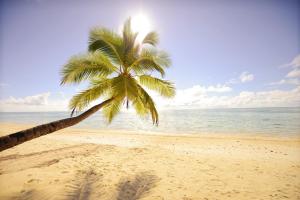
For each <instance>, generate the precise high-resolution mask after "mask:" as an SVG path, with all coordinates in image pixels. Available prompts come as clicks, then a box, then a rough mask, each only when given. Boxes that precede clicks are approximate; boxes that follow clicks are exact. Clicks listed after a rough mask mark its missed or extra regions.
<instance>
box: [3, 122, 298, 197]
mask: <svg viewBox="0 0 300 200" xmlns="http://www.w3.org/2000/svg"><path fill="white" fill-rule="evenodd" d="M29 127H30V125H21V124H12V123H1V124H0V131H1V132H0V134H1V135H5V134H8V133H12V132H15V131H18V130H22V129H24V128H29ZM0 188H1V190H0V199H3V200H5V199H103V200H110V199H116V200H137V199H143V200H150V199H151V200H158V199H161V200H162V199H164V200H174V199H182V200H192V199H193V200H198V199H199V200H200V199H300V138H296V137H293V138H283V137H257V136H247V135H242V136H241V135H228V134H226V135H213V136H209V135H205V134H204V135H199V136H198V135H184V136H178V135H159V134H157V133H156V134H136V133H134V132H125V131H104V130H87V129H74V128H68V129H65V130H62V131H59V132H57V133H54V134H50V135H47V136H44V137H40V138H38V139H34V140H32V141H30V142H26V143H24V144H21V145H19V146H17V147H14V148H12V149H9V150H6V151H3V152H1V153H0Z"/></svg>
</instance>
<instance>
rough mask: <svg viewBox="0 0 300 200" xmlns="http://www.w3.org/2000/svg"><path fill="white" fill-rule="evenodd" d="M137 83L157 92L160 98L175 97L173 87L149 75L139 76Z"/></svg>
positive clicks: (169, 83) (167, 82)
mask: <svg viewBox="0 0 300 200" xmlns="http://www.w3.org/2000/svg"><path fill="white" fill-rule="evenodd" d="M139 82H140V83H141V84H142V85H144V86H146V87H147V88H149V89H151V90H155V91H157V92H159V94H160V95H161V96H164V97H168V98H170V97H174V95H175V87H174V86H173V84H172V83H171V82H169V81H166V80H161V79H159V78H155V77H152V76H149V75H141V76H139Z"/></svg>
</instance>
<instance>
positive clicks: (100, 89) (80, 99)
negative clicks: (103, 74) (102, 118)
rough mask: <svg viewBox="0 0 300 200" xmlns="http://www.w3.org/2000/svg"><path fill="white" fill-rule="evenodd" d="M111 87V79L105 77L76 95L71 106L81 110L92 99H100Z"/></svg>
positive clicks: (71, 101)
mask: <svg viewBox="0 0 300 200" xmlns="http://www.w3.org/2000/svg"><path fill="white" fill-rule="evenodd" d="M110 89H111V79H104V80H101V81H98V82H97V83H96V82H94V83H93V84H91V86H90V88H88V89H87V90H84V91H82V92H80V93H79V94H77V95H75V96H74V97H73V98H72V99H71V100H70V103H69V108H70V109H73V110H78V111H81V110H82V109H84V108H85V107H87V106H88V105H89V104H90V103H91V102H92V101H94V100H96V99H98V98H99V97H100V96H101V95H103V94H105V93H106V92H109V91H110Z"/></svg>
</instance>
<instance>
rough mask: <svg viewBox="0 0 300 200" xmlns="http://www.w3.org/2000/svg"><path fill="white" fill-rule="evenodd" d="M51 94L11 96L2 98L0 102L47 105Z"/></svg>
mask: <svg viewBox="0 0 300 200" xmlns="http://www.w3.org/2000/svg"><path fill="white" fill-rule="evenodd" d="M49 95H50V92H46V93H42V94H37V95H34V96H27V97H24V98H15V97H9V98H8V99H5V100H1V101H0V104H23V105H46V104H47V103H48V97H49Z"/></svg>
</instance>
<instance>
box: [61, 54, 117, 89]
mask: <svg viewBox="0 0 300 200" xmlns="http://www.w3.org/2000/svg"><path fill="white" fill-rule="evenodd" d="M113 72H118V68H117V67H115V66H114V65H113V64H112V63H111V62H110V60H109V59H108V58H107V57H106V56H105V55H103V54H102V53H100V52H93V53H88V54H87V55H79V56H73V57H72V58H71V59H70V60H69V61H68V63H67V64H66V65H65V66H64V67H63V69H62V72H61V74H62V80H61V84H66V83H80V82H81V81H83V80H86V79H88V78H92V77H95V76H104V77H105V76H108V75H110V74H112V73H113Z"/></svg>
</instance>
